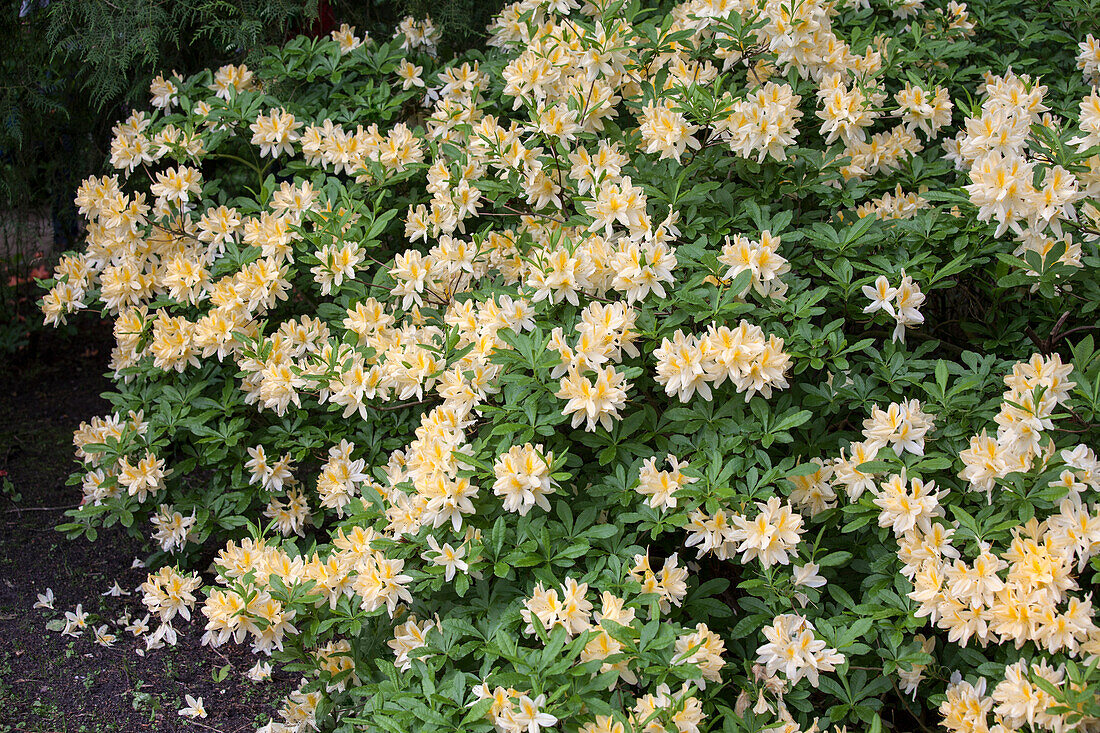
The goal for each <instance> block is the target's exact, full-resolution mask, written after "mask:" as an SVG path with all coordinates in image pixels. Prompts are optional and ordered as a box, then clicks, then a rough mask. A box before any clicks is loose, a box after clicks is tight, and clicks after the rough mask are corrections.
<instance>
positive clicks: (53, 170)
mask: <svg viewBox="0 0 1100 733" xmlns="http://www.w3.org/2000/svg"><path fill="white" fill-rule="evenodd" d="M503 5H504V3H503V2H502V0H52V1H50V0H7V2H5V3H3V4H2V5H0V8H2V10H0V49H3V52H2V54H0V75H2V81H0V223H2V224H3V235H4V236H3V237H0V239H3V240H6V241H2V242H0V353H2V352H5V351H12V350H15V349H17V348H19V347H21V346H23V345H25V344H26V335H27V332H28V331H29V330H32V329H34V328H36V327H37V323H36V320H37V319H36V317H35V315H34V310H35V308H34V300H35V299H36V296H35V295H34V293H33V292H32V291H33V288H34V282H33V276H34V275H35V273H36V272H39V270H37V269H36V268H40V267H43V266H46V267H48V266H49V265H50V264H51V262H50V259H51V258H50V255H51V252H50V249H51V248H50V247H48V246H43V245H48V244H49V242H48V241H46V242H44V241H40V240H42V237H39V236H38V235H37V234H36V233H34V232H32V231H31V229H32V227H30V226H29V225H28V220H30V219H33V220H34V221H35V222H38V223H43V224H45V225H47V233H46V234H45V235H44V237H45V239H47V240H48V239H49V238H50V237H51V234H50V233H49V231H48V230H49V229H51V228H52V240H53V244H54V245H55V246H54V247H53V248H52V249H54V250H57V251H60V250H64V249H67V248H71V247H73V246H75V245H76V242H77V240H78V239H79V236H80V218H79V217H78V216H77V212H76V209H75V207H74V206H73V203H72V199H73V192H74V191H76V189H77V187H78V186H79V185H80V181H82V180H83V179H85V178H87V177H88V176H90V175H98V174H101V173H109V172H111V171H109V170H108V169H109V167H110V166H109V164H108V158H109V147H110V136H111V128H112V126H113V125H114V124H115V123H116V122H117V121H118V120H120V119H124V118H125V117H126V116H127V115H128V114H129V111H130V109H131V107H138V108H140V107H143V106H144V105H145V104H146V102H147V100H148V95H149V82H150V81H151V80H152V78H153V77H154V76H156V75H157V74H158V73H161V72H164V73H169V72H172V71H176V72H179V73H180V74H182V75H185V76H186V75H189V74H192V73H195V72H196V71H199V70H201V69H204V68H211V67H217V66H220V65H222V64H226V63H245V64H249V63H253V62H255V61H256V60H257V59H258V58H259V57H260V56H261V54H262V49H263V48H264V47H265V46H268V45H271V44H279V43H282V42H284V41H285V40H287V39H289V38H291V37H293V36H295V35H298V34H302V33H304V34H307V35H315V36H318V35H327V34H328V33H329V31H331V30H333V29H335V28H339V26H340V24H341V23H348V24H350V25H353V26H356V27H357V29H358V32H359V33H362V32H363V31H366V32H368V33H369V34H370V35H371V37H373V38H383V37H389V36H390V35H392V33H393V29H394V27H395V26H396V25H397V23H398V22H400V20H401V18H402V17H404V16H405V15H409V14H411V15H415V16H417V17H422V16H424V15H428V14H430V15H431V17H432V19H433V20H434V21H435V23H436V25H437V26H438V27H439V28H440V29H441V31H442V32H443V41H442V44H441V54H442V55H444V56H450V55H452V54H454V53H456V52H459V51H461V50H464V49H466V48H469V47H470V46H472V45H475V44H476V43H478V42H479V41H480V40H481V39H482V38H483V37H484V36H485V27H486V25H488V23H489V21H490V19H491V18H492V16H493V15H494V14H495V13H496V12H497V11H498V10H499V9H500V8H501V7H503ZM32 239H33V240H36V241H33V242H30V243H28V242H29V240H32ZM8 240H10V241H8ZM24 291H26V292H24ZM13 328H14V331H13V330H12V329H13Z"/></svg>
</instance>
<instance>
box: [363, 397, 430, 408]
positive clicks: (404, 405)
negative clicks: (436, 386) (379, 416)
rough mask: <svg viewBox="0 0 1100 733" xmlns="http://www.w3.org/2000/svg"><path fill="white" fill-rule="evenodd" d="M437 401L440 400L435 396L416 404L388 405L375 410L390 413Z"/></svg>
mask: <svg viewBox="0 0 1100 733" xmlns="http://www.w3.org/2000/svg"><path fill="white" fill-rule="evenodd" d="M436 399H438V398H437V397H435V396H432V397H425V398H424V399H422V400H417V401H416V402H402V403H401V404H399V405H388V406H386V407H375V408H374V409H375V410H377V411H379V412H388V411H389V410H400V409H402V408H404V407H415V406H416V405H423V404H424V403H425V402H432V401H434V400H436Z"/></svg>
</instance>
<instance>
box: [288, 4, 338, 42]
mask: <svg viewBox="0 0 1100 733" xmlns="http://www.w3.org/2000/svg"><path fill="white" fill-rule="evenodd" d="M334 30H336V16H335V15H334V14H333V12H332V4H331V3H330V2H329V0H319V2H318V3H317V17H316V18H314V19H313V22H312V23H311V24H310V25H309V27H308V28H301V29H299V30H298V31H296V32H293V33H291V34H290V35H288V36H287V40H288V41H289V40H290V39H291V38H293V37H294V36H296V35H303V36H309V37H311V38H320V37H322V36H327V35H328V34H329V33H331V32H332V31H334Z"/></svg>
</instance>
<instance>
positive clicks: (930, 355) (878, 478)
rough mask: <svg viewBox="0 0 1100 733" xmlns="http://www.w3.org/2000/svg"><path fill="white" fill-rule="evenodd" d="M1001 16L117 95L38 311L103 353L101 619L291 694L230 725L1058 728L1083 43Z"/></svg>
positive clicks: (862, 17) (1091, 240) (496, 54)
mask: <svg viewBox="0 0 1100 733" xmlns="http://www.w3.org/2000/svg"><path fill="white" fill-rule="evenodd" d="M1029 12H1030V11H1029ZM1033 16H1034V17H1028V18H1027V19H1026V20H1023V19H1021V18H1019V17H1018V12H1017V9H1016V8H1014V7H1013V4H1012V3H995V2H988V3H981V4H979V5H977V6H976V7H975V8H968V7H967V6H966V5H964V4H960V3H957V2H954V1H953V0H952V1H951V2H948V3H946V4H942V3H937V2H933V0H928V2H920V1H919V0H906V1H905V2H890V3H885V2H884V3H878V2H876V3H873V4H869V3H867V2H858V1H857V2H849V3H829V2H819V1H817V0H804V1H803V2H801V3H790V2H782V1H781V0H764V1H762V2H759V3H757V2H753V1H749V0H745V1H744V2H737V3H734V2H720V1H704V0H690V1H689V2H686V3H681V4H661V5H659V6H643V5H642V4H640V3H637V2H633V3H625V2H613V1H610V0H609V1H607V2H588V3H587V4H585V5H583V6H582V5H581V4H580V3H579V2H577V1H576V0H554V1H553V2H533V1H529V0H525V1H524V2H519V3H516V4H513V5H510V6H508V7H507V8H505V9H504V11H503V12H502V13H501V14H500V15H499V16H498V17H497V18H496V20H495V21H494V22H493V24H492V25H491V26H490V28H489V34H490V35H489V41H488V43H487V44H486V46H485V47H484V48H483V49H480V50H474V51H471V52H469V53H467V54H465V55H463V56H461V57H458V58H455V59H451V60H447V61H445V60H443V59H441V58H439V57H438V56H437V54H436V44H437V39H438V32H437V29H436V28H435V26H434V25H433V24H432V22H431V21H430V19H414V18H408V19H406V20H405V21H404V22H403V23H402V24H401V25H400V26H399V27H398V28H397V29H396V31H395V34H394V36H393V37H392V38H375V39H371V38H366V37H363V36H361V35H356V33H355V30H354V29H353V28H343V29H341V30H340V31H338V32H335V33H334V34H333V37H332V39H331V40H329V39H325V40H311V39H304V38H300V39H296V40H294V41H291V42H289V43H287V44H286V45H285V46H283V47H282V48H278V49H272V50H271V51H270V52H269V53H268V54H267V55H266V56H265V57H264V58H263V61H262V63H261V64H259V65H258V66H257V67H256V68H246V67H244V66H226V67H222V68H220V69H217V70H211V71H209V72H206V73H203V74H199V75H196V76H192V77H189V78H186V79H184V78H179V77H172V76H161V77H158V78H157V79H156V80H155V81H154V82H153V85H152V88H151V97H152V98H151V108H150V109H149V110H146V111H139V112H135V113H134V114H133V115H132V116H131V117H130V118H129V119H127V120H125V121H123V122H120V123H119V125H118V127H117V129H116V133H115V137H114V142H113V144H112V148H111V163H112V165H113V166H114V167H115V168H116V169H117V174H115V175H112V176H105V177H100V178H92V179H89V180H87V181H86V182H85V183H84V184H83V186H81V188H80V190H79V192H78V194H77V203H78V205H79V206H80V208H81V211H82V212H84V213H85V214H86V215H87V219H88V236H87V247H86V249H85V250H84V251H82V252H79V253H71V254H69V255H67V256H66V257H64V258H63V260H62V262H61V263H60V265H59V266H58V268H57V271H56V273H55V275H54V278H53V279H52V280H51V281H49V282H48V283H47V285H48V286H49V288H50V289H49V291H48V292H47V293H46V294H45V296H44V298H43V300H42V307H43V310H44V313H45V318H46V320H47V322H50V323H59V322H64V321H65V319H66V318H67V317H71V316H72V314H74V313H76V312H77V311H79V310H81V309H88V310H99V311H102V312H104V313H106V314H108V315H110V316H111V317H112V318H113V319H114V323H115V336H116V338H117V347H116V348H115V350H114V353H113V355H112V359H111V369H112V370H113V374H114V379H115V383H116V387H117V392H115V393H114V394H112V395H111V396H110V398H111V400H112V402H113V406H114V412H113V413H112V414H110V415H106V416H104V417H102V418H97V419H96V420H93V421H92V422H90V423H88V424H84V425H82V426H81V427H80V429H79V430H78V431H77V433H76V438H75V444H76V447H77V457H78V459H79V461H80V464H81V466H80V470H79V471H78V472H77V473H76V474H75V475H74V479H73V482H74V483H76V484H80V486H81V490H82V492H83V497H84V499H83V502H82V505H81V506H80V508H78V509H75V510H72V511H70V512H69V513H68V514H69V521H68V522H67V523H65V524H64V525H62V526H61V527H60V528H59V529H61V530H63V531H65V532H66V533H68V534H69V535H70V536H73V537H78V536H85V537H87V538H90V539H95V537H96V535H97V529H98V528H100V527H103V526H112V525H114V524H116V523H119V524H122V525H123V526H125V527H128V528H130V529H131V530H132V531H134V532H138V533H141V534H143V535H146V536H148V537H149V538H150V539H151V541H152V543H153V545H154V546H155V547H156V552H155V553H154V554H153V556H152V557H151V558H150V562H151V563H152V564H153V565H154V567H159V569H158V570H156V571H155V572H154V573H152V574H151V575H150V577H149V580H148V582H147V583H146V584H145V585H144V586H143V588H142V590H143V594H144V599H143V600H144V604H145V606H146V607H147V609H148V610H149V612H150V614H151V616H152V622H151V623H150V629H151V630H150V631H148V634H147V643H148V645H149V646H156V645H159V644H163V643H171V642H172V641H174V639H175V638H176V635H177V631H180V627H179V625H178V623H179V622H178V619H179V618H181V617H182V618H184V619H187V618H190V617H191V616H192V615H194V617H195V618H197V619H198V620H199V623H200V624H201V625H202V626H203V627H204V628H203V631H202V633H203V637H202V638H203V641H204V642H205V643H208V644H212V645H221V644H228V643H237V644H245V643H247V644H250V645H251V646H252V648H253V649H254V650H255V652H256V653H257V654H258V655H261V656H262V657H265V658H266V657H271V658H272V659H273V660H274V661H275V662H276V663H277V664H279V665H282V666H283V668H284V669H287V670H291V671H293V672H294V673H295V674H300V675H301V685H300V686H299V688H298V689H297V690H296V691H295V692H294V693H293V694H292V695H291V696H290V697H289V698H288V699H287V700H286V701H285V704H284V707H283V710H282V713H281V717H280V718H279V719H278V720H275V721H272V722H271V723H270V724H268V725H267V726H265V730H267V731H269V732H274V731H306V730H323V731H332V730H336V731H348V732H350V731H361V730H372V731H373V730H386V731H407V730H461V731H489V730H493V729H496V730H499V731H502V732H504V733H518V732H519V731H528V733H537V732H538V731H540V730H561V731H583V732H584V733H596V732H604V733H611V732H623V733H625V732H626V731H646V732H647V733H656V732H660V731H677V732H678V733H688V732H689V731H690V732H695V731H703V730H723V731H742V730H743V731H754V732H756V731H764V730H767V731H771V732H772V733H779V732H783V733H793V731H815V730H816V731H821V730H826V729H829V730H833V729H834V728H836V729H839V730H844V729H845V727H846V726H850V727H853V728H854V729H856V730H864V729H867V730H873V731H881V730H884V729H896V730H899V731H910V730H916V729H921V730H930V729H932V728H934V727H936V726H943V727H945V728H946V729H948V730H954V731H985V730H998V731H1010V730H1022V729H1035V730H1038V729H1043V730H1054V731H1064V730H1070V729H1073V728H1074V727H1075V726H1077V727H1080V726H1086V727H1091V726H1095V725H1096V724H1097V723H1100V720H1098V718H1097V713H1098V710H1100V706H1098V701H1097V694H1096V691H1097V686H1096V660H1097V658H1098V655H1100V629H1098V627H1097V625H1096V623H1095V621H1094V615H1095V612H1094V609H1093V607H1092V602H1091V594H1090V587H1091V584H1092V582H1093V576H1094V572H1095V570H1096V569H1097V567H1100V566H1097V565H1096V563H1095V561H1094V556H1095V555H1096V554H1097V552H1098V551H1100V510H1098V509H1097V507H1096V505H1095V503H1094V502H1093V501H1092V500H1093V498H1094V492H1095V491H1097V490H1100V462H1098V460H1097V456H1096V453H1095V445H1096V441H1097V438H1098V437H1100V354H1098V351H1097V349H1096V346H1095V339H1094V337H1095V335H1096V333H1095V332H1096V328H1097V326H1096V324H1097V320H1098V319H1097V310H1096V309H1097V305H1098V303H1100V281H1098V279H1097V273H1098V270H1100V253H1098V242H1100V210H1098V208H1097V199H1098V198H1100V92H1098V91H1097V89H1096V87H1095V86H1092V85H1094V84H1095V83H1096V82H1097V81H1098V74H1100V66H1098V65H1100V42H1098V41H1097V40H1096V39H1095V38H1094V37H1093V36H1091V35H1089V34H1088V32H1087V31H1088V29H1089V28H1090V27H1092V28H1095V27H1096V26H1095V25H1091V26H1090V23H1091V22H1092V21H1091V20H1090V18H1093V19H1095V18H1094V15H1090V10H1089V7H1088V6H1086V5H1085V4H1083V3H1072V2H1063V3H1055V4H1052V5H1050V7H1046V8H1044V9H1041V10H1038V9H1036V10H1034V13H1033ZM184 633H186V632H184ZM192 712H194V711H193V710H192ZM188 714H190V713H188ZM196 714H197V713H196Z"/></svg>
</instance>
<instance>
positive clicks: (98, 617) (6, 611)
mask: <svg viewBox="0 0 1100 733" xmlns="http://www.w3.org/2000/svg"><path fill="white" fill-rule="evenodd" d="M89 321H90V319H89V320H88V321H85V322H84V323H82V325H81V335H80V336H79V337H77V338H76V339H71V340H65V339H63V338H62V337H60V336H58V335H55V334H52V333H49V332H47V333H45V334H43V335H42V337H41V338H38V339H32V340H31V341H32V343H31V346H30V347H29V348H28V349H24V350H23V351H21V352H20V353H18V354H15V355H14V356H10V357H7V358H5V359H3V360H0V733H54V732H62V731H63V732H64V733H70V732H72V733H76V732H80V731H84V732H88V733H99V732H100V731H103V732H107V731H113V732H116V733H128V732H131V731H155V732H156V733H174V732H175V731H202V730H213V731H220V732H222V733H237V732H239V731H251V730H254V729H255V728H256V727H257V726H259V725H261V724H263V723H264V722H266V721H267V720H268V719H270V718H271V716H272V714H273V705H272V703H273V702H275V701H278V700H280V699H281V698H282V695H283V694H285V692H286V691H287V689H288V688H289V684H290V682H291V681H290V680H288V679H285V678H280V677H278V675H277V676H276V678H275V679H274V681H271V682H265V683H261V684H259V685H257V684H254V683H252V682H250V681H248V680H247V679H245V678H244V676H243V674H244V672H245V671H246V670H248V668H249V667H251V666H252V664H253V663H254V662H255V661H256V658H255V657H254V656H253V655H252V654H251V653H250V652H249V651H248V650H247V649H246V648H230V647H225V648H223V649H220V650H214V649H211V648H210V647H203V646H201V645H200V644H199V639H200V637H201V635H202V619H203V617H202V615H201V613H198V614H196V616H197V619H196V620H194V621H193V622H192V623H191V624H190V625H184V626H180V625H179V624H177V628H179V629H180V641H179V644H178V645H177V646H176V647H172V648H164V649H157V650H151V651H148V652H146V653H145V656H144V657H143V656H140V655H139V654H138V653H137V650H138V649H144V643H143V642H142V641H141V640H138V639H134V638H133V637H132V636H131V635H130V634H128V633H126V632H125V631H124V630H123V629H122V628H114V625H113V623H112V622H113V621H114V620H115V619H117V618H118V617H120V616H121V615H122V614H123V613H124V611H126V610H129V611H130V612H131V613H132V614H133V615H134V617H135V618H140V617H142V616H144V611H143V610H142V606H141V600H140V594H139V593H133V595H131V596H129V597H120V598H116V597H109V596H103V595H101V594H102V593H103V592H104V591H106V590H107V589H108V588H109V587H110V586H111V585H112V583H114V582H115V581H117V582H118V583H119V585H120V586H121V587H122V588H123V589H125V590H129V591H134V589H135V588H136V587H137V586H138V585H139V584H140V583H141V582H142V581H144V579H145V572H146V571H144V570H141V569H133V568H131V563H132V562H133V560H134V558H135V557H138V558H144V557H145V550H144V549H143V547H142V545H141V542H140V541H138V540H135V539H134V538H131V537H128V536H127V535H126V534H125V533H124V532H123V531H122V530H121V529H120V528H118V527H115V528H112V529H108V530H103V531H101V532H100V535H99V538H98V540H97V541H96V542H94V543H89V542H87V541H86V540H83V539H81V540H75V541H70V540H67V539H65V537H64V535H62V534H60V533H58V532H57V531H55V530H54V527H55V526H56V525H57V524H59V523H61V522H62V521H64V516H63V511H64V509H65V508H68V507H71V506H73V505H75V504H76V503H77V502H78V501H79V498H80V489H79V487H77V486H66V484H65V482H66V480H67V479H68V477H69V474H70V473H71V472H72V471H73V470H74V468H75V464H74V458H73V446H72V433H73V430H74V429H75V428H76V426H77V425H78V424H79V423H80V422H81V421H82V420H88V419H89V418H91V417H92V416H94V415H102V414H106V413H107V412H108V411H109V404H108V403H107V401H106V400H104V399H103V398H102V397H100V394H101V393H103V392H105V391H108V390H109V389H110V387H111V384H110V381H109V380H108V379H107V378H105V377H104V376H103V373H104V372H105V371H106V364H107V360H108V356H109V353H110V330H109V327H108V326H107V325H106V324H92V323H90V322H89ZM46 588H52V589H53V592H54V595H55V597H56V602H55V604H54V606H55V608H56V610H55V611H44V610H42V609H32V606H33V605H34V602H35V600H36V597H37V594H38V593H44V592H45V591H46ZM78 603H80V604H83V608H84V610H85V611H87V612H89V613H90V614H91V617H90V618H89V621H90V622H92V621H94V623H95V624H96V625H98V624H103V623H109V624H111V625H112V631H114V632H115V633H117V635H118V641H117V642H116V644H115V645H114V646H113V647H111V648H104V647H101V646H98V645H96V644H95V643H93V634H92V632H91V630H90V629H89V630H87V631H85V632H84V634H83V635H82V636H80V637H79V638H77V639H73V638H70V637H66V636H62V635H61V634H60V633H58V632H56V631H49V630H47V629H46V624H47V622H49V621H51V620H53V619H63V618H64V612H65V611H67V610H72V609H73V608H75V606H76V605H77V604H78ZM226 665H229V669H228V670H227V672H226V674H225V677H224V679H223V680H222V681H221V682H216V681H215V678H214V673H215V671H217V670H220V669H223V668H224V667H225V666H226ZM185 694H191V695H194V696H196V697H198V696H201V697H202V698H203V702H204V704H205V707H206V709H207V711H208V713H209V717H208V718H206V719H204V720H200V721H195V722H192V721H190V720H188V719H185V718H182V717H180V716H179V715H178V713H177V711H178V710H179V709H180V708H181V707H183V705H184V704H185V703H184V695H185Z"/></svg>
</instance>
